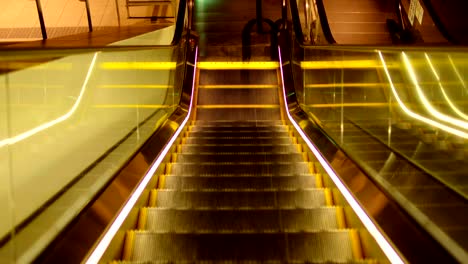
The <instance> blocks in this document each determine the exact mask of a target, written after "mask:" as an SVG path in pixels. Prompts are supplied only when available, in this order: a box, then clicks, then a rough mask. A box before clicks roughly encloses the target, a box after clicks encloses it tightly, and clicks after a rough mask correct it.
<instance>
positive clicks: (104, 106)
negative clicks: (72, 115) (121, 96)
mask: <svg viewBox="0 0 468 264" xmlns="http://www.w3.org/2000/svg"><path fill="white" fill-rule="evenodd" d="M93 107H94V108H144V109H162V108H170V107H172V106H171V105H140V104H136V105H132V104H103V105H94V106H93Z"/></svg>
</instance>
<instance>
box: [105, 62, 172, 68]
mask: <svg viewBox="0 0 468 264" xmlns="http://www.w3.org/2000/svg"><path fill="white" fill-rule="evenodd" d="M99 67H100V68H101V69H104V70H172V69H175V68H176V63H175V62H170V61H155V62H149V61H147V62H103V63H101V65H100V66H99Z"/></svg>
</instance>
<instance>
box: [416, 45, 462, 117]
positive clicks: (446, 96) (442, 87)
mask: <svg viewBox="0 0 468 264" xmlns="http://www.w3.org/2000/svg"><path fill="white" fill-rule="evenodd" d="M424 55H425V56H426V60H427V62H428V63H429V66H430V67H431V70H432V73H433V74H434V76H435V77H436V79H437V82H438V84H439V88H440V91H441V92H442V95H443V96H444V98H445V101H447V103H448V104H449V106H450V108H451V109H452V110H453V111H454V112H455V113H456V114H457V115H458V116H460V117H461V118H463V119H465V120H468V115H465V113H463V112H462V111H460V109H458V107H457V106H456V105H455V104H454V103H453V101H452V100H451V99H450V98H449V96H448V95H447V93H446V92H445V89H444V86H443V85H442V83H441V82H440V77H439V75H438V74H437V71H436V69H435V67H434V65H433V64H432V61H431V59H430V58H429V55H427V53H424Z"/></svg>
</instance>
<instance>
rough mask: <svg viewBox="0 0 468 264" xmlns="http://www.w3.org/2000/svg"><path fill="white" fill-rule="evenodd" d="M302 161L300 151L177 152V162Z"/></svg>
mask: <svg viewBox="0 0 468 264" xmlns="http://www.w3.org/2000/svg"><path fill="white" fill-rule="evenodd" d="M265 161H268V162H280V161H281V162H303V161H304V159H303V157H302V154H300V153H268V152H264V153H242V152H241V153H197V154H178V155H177V162H180V163H193V162H265Z"/></svg>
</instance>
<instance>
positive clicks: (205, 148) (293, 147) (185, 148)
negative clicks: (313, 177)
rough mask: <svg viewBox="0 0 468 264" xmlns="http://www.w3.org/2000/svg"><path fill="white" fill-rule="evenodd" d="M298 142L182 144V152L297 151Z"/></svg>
mask: <svg viewBox="0 0 468 264" xmlns="http://www.w3.org/2000/svg"><path fill="white" fill-rule="evenodd" d="M299 147H300V146H299V145H297V144H282V145H273V144H265V145H260V144H252V145H238V144H235V145H234V144H232V145H195V144H184V145H181V153H207V152H217V153H219V152H270V153H278V152H279V153H297V152H298V149H299Z"/></svg>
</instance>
